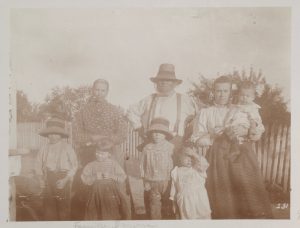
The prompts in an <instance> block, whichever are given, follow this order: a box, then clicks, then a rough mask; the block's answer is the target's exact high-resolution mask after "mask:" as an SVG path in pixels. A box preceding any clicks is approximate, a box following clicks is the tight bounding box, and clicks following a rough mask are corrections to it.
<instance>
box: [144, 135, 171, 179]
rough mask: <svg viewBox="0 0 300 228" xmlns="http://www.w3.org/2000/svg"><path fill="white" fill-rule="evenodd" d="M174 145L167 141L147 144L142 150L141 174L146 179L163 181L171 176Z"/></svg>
mask: <svg viewBox="0 0 300 228" xmlns="http://www.w3.org/2000/svg"><path fill="white" fill-rule="evenodd" d="M173 150H174V145H173V144H172V143H170V142H168V141H163V142H161V143H158V144H154V143H149V144H147V145H146V146H145V147H144V149H143V152H142V158H141V174H142V177H143V178H145V180H148V181H163V180H169V179H170V178H171V176H170V175H171V170H172V169H173V160H172V155H173Z"/></svg>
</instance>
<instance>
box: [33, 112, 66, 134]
mask: <svg viewBox="0 0 300 228" xmlns="http://www.w3.org/2000/svg"><path fill="white" fill-rule="evenodd" d="M50 134H57V135H60V136H61V137H62V138H68V137H69V133H68V132H67V131H66V130H65V121H64V120H62V119H60V118H58V117H52V118H50V119H49V120H47V122H46V127H45V128H44V129H43V130H42V131H40V133H39V135H41V136H43V137H48V135H50Z"/></svg>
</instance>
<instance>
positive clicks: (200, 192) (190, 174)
mask: <svg viewBox="0 0 300 228" xmlns="http://www.w3.org/2000/svg"><path fill="white" fill-rule="evenodd" d="M180 161H181V166H180V167H178V166H176V167H175V168H174V169H173V170H172V172H171V178H172V185H171V192H170V199H171V200H172V201H173V210H174V212H175V213H176V210H177V208H178V210H179V215H180V218H181V219H210V218H211V209H210V205H209V201H208V195H207V191H206V188H205V180H206V169H207V168H208V162H207V161H206V159H205V158H204V157H203V156H200V155H198V154H197V153H196V152H195V151H194V150H193V149H191V148H184V149H183V152H182V154H181V157H180Z"/></svg>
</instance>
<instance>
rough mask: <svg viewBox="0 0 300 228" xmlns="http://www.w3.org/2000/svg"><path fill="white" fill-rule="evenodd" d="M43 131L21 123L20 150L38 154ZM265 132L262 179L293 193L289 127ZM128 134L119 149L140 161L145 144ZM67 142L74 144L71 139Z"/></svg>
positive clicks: (257, 147) (259, 148)
mask: <svg viewBox="0 0 300 228" xmlns="http://www.w3.org/2000/svg"><path fill="white" fill-rule="evenodd" d="M43 127H44V124H43V123H18V124H17V146H18V148H19V149H31V150H38V149H39V148H40V147H41V146H42V145H44V144H45V143H46V142H47V139H45V138H43V137H41V136H39V135H38V132H39V131H40V130H41V129H42V128H43ZM265 128H266V131H265V133H264V134H263V136H262V138H261V139H260V140H259V141H258V142H257V143H255V144H254V145H253V146H254V151H255V153H256V155H257V159H258V162H259V166H260V168H261V172H262V175H263V177H264V179H265V180H266V181H267V182H268V183H270V184H275V185H277V186H279V187H280V188H282V190H283V191H284V192H287V191H289V189H290V164H291V156H290V137H291V136H290V126H289V125H279V124H272V125H268V126H266V127H265ZM66 130H67V131H68V132H69V133H70V135H72V134H71V132H72V128H71V125H70V123H67V124H66ZM127 131H128V134H127V140H126V141H125V142H124V143H123V144H122V145H120V148H121V150H122V151H124V152H125V154H126V156H127V157H129V158H135V159H138V158H139V152H138V151H137V149H136V146H137V145H139V144H140V143H141V142H142V141H141V139H140V137H139V136H138V133H137V132H135V131H133V130H132V128H131V127H130V125H128V127H127ZM68 141H69V142H70V143H72V137H70V138H69V139H68Z"/></svg>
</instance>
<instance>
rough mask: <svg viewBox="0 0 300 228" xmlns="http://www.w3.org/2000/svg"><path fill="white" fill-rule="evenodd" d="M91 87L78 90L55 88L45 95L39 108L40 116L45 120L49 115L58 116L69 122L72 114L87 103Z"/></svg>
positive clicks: (82, 87) (81, 87) (67, 87)
mask: <svg viewBox="0 0 300 228" xmlns="http://www.w3.org/2000/svg"><path fill="white" fill-rule="evenodd" d="M90 93H91V87H88V86H80V87H78V88H71V87H69V86H66V87H55V88H53V89H52V91H51V93H50V94H48V95H47V97H46V99H45V103H44V104H42V105H41V106H40V111H39V112H40V115H42V116H43V118H45V116H46V117H47V116H49V115H50V114H52V115H53V114H55V115H59V116H61V117H62V118H64V119H66V120H71V119H72V118H73V117H74V114H75V113H76V112H77V111H78V110H79V109H80V108H81V107H82V106H83V105H84V104H85V103H86V102H87V99H88V98H89V96H90Z"/></svg>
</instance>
